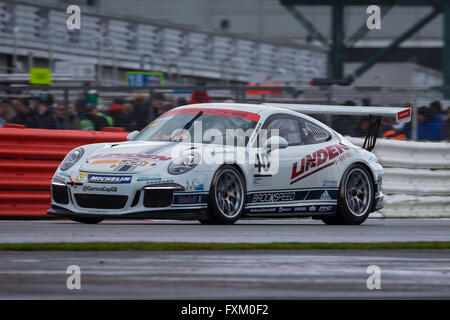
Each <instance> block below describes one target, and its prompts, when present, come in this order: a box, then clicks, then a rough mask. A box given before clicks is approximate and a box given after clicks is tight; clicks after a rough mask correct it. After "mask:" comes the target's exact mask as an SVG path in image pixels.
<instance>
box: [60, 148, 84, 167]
mask: <svg viewBox="0 0 450 320" xmlns="http://www.w3.org/2000/svg"><path fill="white" fill-rule="evenodd" d="M83 154H84V149H83V148H76V149H74V150H72V151H70V152H69V154H68V155H67V156H66V157H65V158H64V160H63V162H62V163H61V165H60V166H59V168H60V169H61V170H63V171H64V170H67V169H69V168H72V167H73V165H74V164H75V163H77V161H78V160H80V159H81V157H82V156H83Z"/></svg>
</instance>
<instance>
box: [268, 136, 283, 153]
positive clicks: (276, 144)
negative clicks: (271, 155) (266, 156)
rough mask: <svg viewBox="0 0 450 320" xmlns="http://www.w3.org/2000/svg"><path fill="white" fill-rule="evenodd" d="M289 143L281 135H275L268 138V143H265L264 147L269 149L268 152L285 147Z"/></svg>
mask: <svg viewBox="0 0 450 320" xmlns="http://www.w3.org/2000/svg"><path fill="white" fill-rule="evenodd" d="M288 145H289V143H288V141H287V140H286V139H285V138H283V137H280V136H273V137H270V138H269V139H267V141H266V143H264V148H266V149H267V152H270V151H272V150H275V149H285V148H287V147H288Z"/></svg>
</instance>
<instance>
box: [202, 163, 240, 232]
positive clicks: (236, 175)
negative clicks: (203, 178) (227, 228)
mask: <svg viewBox="0 0 450 320" xmlns="http://www.w3.org/2000/svg"><path fill="white" fill-rule="evenodd" d="M244 206H245V180H244V178H243V177H242V175H241V173H240V172H239V171H238V170H237V169H236V167H234V166H232V165H224V166H222V167H220V168H219V170H217V172H216V173H215V175H214V177H213V179H212V183H211V188H210V191H209V204H208V218H207V219H206V220H201V221H200V222H201V223H202V224H233V223H235V222H236V221H237V220H238V219H239V218H240V216H241V215H242V214H243V212H244Z"/></svg>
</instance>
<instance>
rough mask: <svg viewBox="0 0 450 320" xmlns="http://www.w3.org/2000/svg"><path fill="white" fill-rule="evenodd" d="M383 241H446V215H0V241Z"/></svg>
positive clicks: (449, 232)
mask: <svg viewBox="0 0 450 320" xmlns="http://www.w3.org/2000/svg"><path fill="white" fill-rule="evenodd" d="M95 241H109V242H114V241H154V242H172V241H176V242H178V241H179V242H254V243H264V242H387V241H450V219H369V220H367V221H366V222H365V223H364V224H363V225H361V226H327V225H324V224H323V223H322V222H321V221H315V220H309V219H303V220H241V221H238V223H236V224H235V225H232V226H210V225H201V224H200V223H198V222H196V221H185V222H182V221H156V220H153V221H152V220H146V221H142V220H140V221H120V220H116V221H103V222H102V223H100V224H98V225H87V224H80V223H76V222H72V221H63V220H61V221H55V220H53V221H6V220H0V243H18V242H95Z"/></svg>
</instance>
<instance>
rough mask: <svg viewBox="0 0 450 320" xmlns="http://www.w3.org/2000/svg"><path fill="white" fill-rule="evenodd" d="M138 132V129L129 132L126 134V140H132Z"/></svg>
mask: <svg viewBox="0 0 450 320" xmlns="http://www.w3.org/2000/svg"><path fill="white" fill-rule="evenodd" d="M138 134H139V131H137V130H134V131H133V132H130V133H129V134H128V135H127V141H133V140H134V138H136V136H137V135H138Z"/></svg>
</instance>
